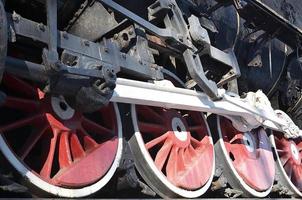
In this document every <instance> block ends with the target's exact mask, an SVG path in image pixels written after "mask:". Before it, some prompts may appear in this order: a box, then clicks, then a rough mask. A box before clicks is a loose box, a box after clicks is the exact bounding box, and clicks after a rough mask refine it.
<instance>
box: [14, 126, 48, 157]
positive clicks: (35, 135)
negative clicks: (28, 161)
mask: <svg viewBox="0 0 302 200" xmlns="http://www.w3.org/2000/svg"><path fill="white" fill-rule="evenodd" d="M47 129H49V126H48V125H46V126H44V127H42V128H40V129H38V130H36V131H34V132H32V133H31V134H30V136H29V137H28V139H27V140H26V142H25V144H24V145H23V147H22V148H21V150H20V153H19V155H20V158H21V159H22V160H24V159H25V158H26V157H27V155H28V154H29V153H30V151H31V150H32V149H33V147H34V146H35V145H36V143H37V142H38V141H39V139H40V138H41V136H42V135H43V134H44V133H45V132H46V131H47Z"/></svg>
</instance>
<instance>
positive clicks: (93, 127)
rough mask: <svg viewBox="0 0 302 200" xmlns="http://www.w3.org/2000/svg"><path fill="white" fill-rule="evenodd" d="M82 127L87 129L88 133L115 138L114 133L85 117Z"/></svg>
mask: <svg viewBox="0 0 302 200" xmlns="http://www.w3.org/2000/svg"><path fill="white" fill-rule="evenodd" d="M82 125H83V127H84V128H85V129H87V130H88V131H91V132H93V133H98V134H101V135H112V136H113V132H112V131H111V130H110V129H108V128H106V127H104V126H101V125H100V124H97V123H95V122H93V121H91V120H90V119H87V118H86V117H83V121H82Z"/></svg>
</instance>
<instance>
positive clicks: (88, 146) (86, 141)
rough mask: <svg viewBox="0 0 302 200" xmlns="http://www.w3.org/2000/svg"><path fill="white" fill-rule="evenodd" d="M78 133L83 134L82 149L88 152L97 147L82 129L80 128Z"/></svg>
mask: <svg viewBox="0 0 302 200" xmlns="http://www.w3.org/2000/svg"><path fill="white" fill-rule="evenodd" d="M78 131H80V133H82V134H83V141H84V149H85V150H88V149H93V148H95V147H96V146H98V143H97V142H96V141H94V140H93V139H92V138H91V136H90V135H89V133H87V131H85V130H84V129H83V128H80V129H79V130H78Z"/></svg>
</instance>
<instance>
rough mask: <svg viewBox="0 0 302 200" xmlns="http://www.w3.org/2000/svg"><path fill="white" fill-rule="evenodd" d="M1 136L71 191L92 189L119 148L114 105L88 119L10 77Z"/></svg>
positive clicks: (46, 178)
mask: <svg viewBox="0 0 302 200" xmlns="http://www.w3.org/2000/svg"><path fill="white" fill-rule="evenodd" d="M1 87H2V88H1V89H2V90H4V91H5V93H6V94H7V100H6V102H5V104H4V105H3V106H2V107H1V108H0V110H1V111H0V113H1V114H2V117H1V121H0V132H1V134H2V136H3V137H4V139H5V140H6V142H7V144H8V145H9V147H10V149H11V150H12V151H13V152H14V153H15V154H16V155H17V156H18V158H19V159H20V160H22V161H23V163H24V164H25V165H26V166H27V168H29V170H31V171H33V172H35V173H36V174H37V176H39V177H40V178H41V179H43V180H44V181H46V182H48V183H50V184H52V185H56V186H63V187H68V188H77V187H83V186H87V185H90V184H92V183H94V182H96V181H98V180H99V179H101V178H102V177H103V176H104V175H105V174H106V172H107V171H108V170H109V169H110V167H111V165H112V163H113V161H114V158H115V155H116V152H117V146H118V127H117V122H116V116H115V111H114V107H113V105H110V106H108V107H105V108H102V109H101V110H99V111H97V112H95V113H92V114H89V115H83V114H82V113H79V112H76V111H75V110H73V109H72V108H71V107H70V106H69V105H68V104H67V103H66V101H65V100H64V98H60V97H51V96H47V95H46V94H45V93H43V92H42V91H41V90H40V89H38V88H37V87H34V86H33V84H30V83H29V82H25V81H23V80H21V79H17V78H15V77H12V76H8V75H7V76H5V77H4V79H3V84H2V86H1Z"/></svg>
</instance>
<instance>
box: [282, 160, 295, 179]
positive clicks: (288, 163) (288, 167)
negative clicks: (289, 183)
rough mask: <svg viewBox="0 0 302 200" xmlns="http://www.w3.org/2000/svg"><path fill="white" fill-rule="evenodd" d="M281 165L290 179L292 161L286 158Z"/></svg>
mask: <svg viewBox="0 0 302 200" xmlns="http://www.w3.org/2000/svg"><path fill="white" fill-rule="evenodd" d="M283 167H284V170H285V172H286V174H287V176H288V177H289V179H291V178H292V174H293V163H292V161H291V160H290V159H288V160H287V162H286V163H285V164H284V166H283Z"/></svg>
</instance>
